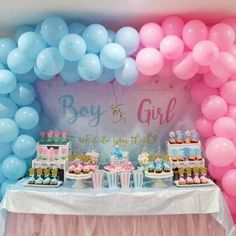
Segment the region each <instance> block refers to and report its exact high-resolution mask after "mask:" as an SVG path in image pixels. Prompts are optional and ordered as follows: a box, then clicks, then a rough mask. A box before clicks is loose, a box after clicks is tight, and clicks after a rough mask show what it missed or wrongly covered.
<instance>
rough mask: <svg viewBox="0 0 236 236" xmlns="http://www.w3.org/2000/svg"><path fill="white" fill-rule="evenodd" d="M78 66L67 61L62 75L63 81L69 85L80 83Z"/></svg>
mask: <svg viewBox="0 0 236 236" xmlns="http://www.w3.org/2000/svg"><path fill="white" fill-rule="evenodd" d="M77 66H78V63H77V62H69V61H66V63H65V66H64V68H63V70H62V71H61V73H60V75H61V77H62V79H63V80H65V81H66V82H69V83H74V82H78V81H80V77H79V74H78V70H77Z"/></svg>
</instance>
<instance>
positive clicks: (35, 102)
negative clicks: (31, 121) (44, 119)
mask: <svg viewBox="0 0 236 236" xmlns="http://www.w3.org/2000/svg"><path fill="white" fill-rule="evenodd" d="M28 106H29V107H32V108H33V109H35V110H36V111H37V112H38V114H40V113H41V110H42V108H41V105H40V103H39V102H38V100H34V101H33V102H32V103H30V104H29V105H28Z"/></svg>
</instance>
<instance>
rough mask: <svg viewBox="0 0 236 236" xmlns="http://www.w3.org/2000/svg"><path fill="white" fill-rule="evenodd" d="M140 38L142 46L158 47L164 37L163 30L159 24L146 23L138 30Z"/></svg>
mask: <svg viewBox="0 0 236 236" xmlns="http://www.w3.org/2000/svg"><path fill="white" fill-rule="evenodd" d="M139 35H140V40H141V43H142V45H143V46H145V47H152V48H159V47H160V42H161V40H162V39H163V38H164V32H163V30H162V28H161V26H160V25H158V24H156V23H147V24H145V25H143V26H142V28H141V29H140V31H139Z"/></svg>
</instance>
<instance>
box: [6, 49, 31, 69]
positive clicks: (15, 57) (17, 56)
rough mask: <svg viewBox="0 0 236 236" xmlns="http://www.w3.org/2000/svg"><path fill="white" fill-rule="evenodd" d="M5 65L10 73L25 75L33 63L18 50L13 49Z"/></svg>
mask: <svg viewBox="0 0 236 236" xmlns="http://www.w3.org/2000/svg"><path fill="white" fill-rule="evenodd" d="M7 65H8V67H9V69H10V70H11V71H12V72H14V73H16V74H25V73H27V72H29V71H30V70H31V69H32V68H33V66H34V61H33V60H31V59H29V58H28V57H26V55H25V54H24V53H23V52H22V51H21V50H20V49H19V48H15V49H13V50H12V51H11V52H10V53H9V55H8V57H7Z"/></svg>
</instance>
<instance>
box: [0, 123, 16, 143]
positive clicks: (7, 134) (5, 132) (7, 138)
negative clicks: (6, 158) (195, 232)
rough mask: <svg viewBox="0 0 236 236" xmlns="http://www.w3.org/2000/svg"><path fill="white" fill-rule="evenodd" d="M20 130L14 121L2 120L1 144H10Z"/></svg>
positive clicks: (0, 126)
mask: <svg viewBox="0 0 236 236" xmlns="http://www.w3.org/2000/svg"><path fill="white" fill-rule="evenodd" d="M18 134H19V129H18V127H17V125H16V123H15V121H13V120H12V119H8V118H2V119H0V143H10V142H12V141H13V140H15V139H16V137H17V136H18Z"/></svg>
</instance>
